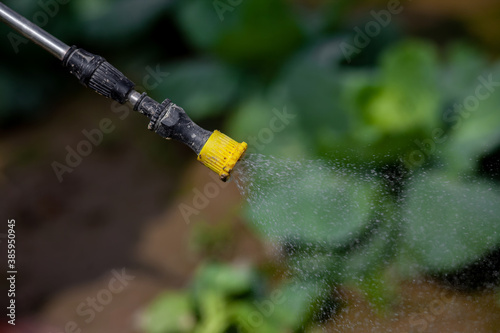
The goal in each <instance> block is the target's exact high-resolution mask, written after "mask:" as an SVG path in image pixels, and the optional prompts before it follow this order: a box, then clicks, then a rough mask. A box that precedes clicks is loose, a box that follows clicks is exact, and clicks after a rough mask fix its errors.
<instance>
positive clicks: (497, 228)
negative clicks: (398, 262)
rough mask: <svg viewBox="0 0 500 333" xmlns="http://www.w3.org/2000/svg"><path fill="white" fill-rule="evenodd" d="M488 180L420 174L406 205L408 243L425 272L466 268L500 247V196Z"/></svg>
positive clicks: (412, 186) (410, 191) (405, 217)
mask: <svg viewBox="0 0 500 333" xmlns="http://www.w3.org/2000/svg"><path fill="white" fill-rule="evenodd" d="M499 191H500V190H499V189H498V188H497V187H496V186H495V185H493V184H491V183H489V182H487V181H484V180H474V181H468V182H465V181H459V180H457V179H453V178H449V177H446V176H443V175H441V174H439V173H437V172H433V173H429V174H422V175H419V176H416V177H415V179H414V180H413V182H412V184H411V185H410V186H409V189H408V194H407V196H408V197H407V202H406V205H405V207H404V212H403V214H404V220H405V221H406V223H407V228H408V230H407V233H406V236H405V240H406V242H405V244H406V245H407V247H408V249H409V250H410V251H411V253H412V254H413V255H414V256H415V257H416V258H417V260H418V261H419V263H420V264H421V265H422V268H423V269H424V270H428V271H432V272H447V271H453V270H456V269H459V268H461V267H464V266H465V265H467V264H470V263H472V262H474V261H475V260H477V259H479V258H481V256H483V255H485V254H486V253H487V252H488V251H490V250H492V249H494V248H496V247H498V246H499V245H500V223H499V219H500V218H499V216H500V193H499Z"/></svg>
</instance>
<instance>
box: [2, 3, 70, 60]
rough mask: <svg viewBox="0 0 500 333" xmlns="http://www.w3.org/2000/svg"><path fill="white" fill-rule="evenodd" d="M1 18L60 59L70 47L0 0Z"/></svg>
mask: <svg viewBox="0 0 500 333" xmlns="http://www.w3.org/2000/svg"><path fill="white" fill-rule="evenodd" d="M0 19H1V20H2V21H4V22H5V23H7V24H8V25H10V26H11V27H12V28H13V29H14V30H16V31H18V32H20V33H21V34H23V35H24V36H25V37H26V38H28V39H29V40H31V41H33V42H34V43H36V44H38V45H40V46H41V47H43V48H44V49H45V50H47V51H48V52H50V53H51V54H53V55H54V56H55V57H56V58H58V59H59V60H63V58H64V56H65V55H66V53H67V52H68V50H69V49H70V47H69V46H68V45H66V44H64V43H63V42H61V41H60V40H59V39H57V38H55V37H54V36H52V35H51V34H49V33H48V32H46V31H45V30H43V29H42V28H40V27H38V26H37V25H35V24H33V23H32V22H30V21H28V20H27V19H26V18H24V17H22V16H21V15H19V14H18V13H16V12H15V11H13V10H12V9H10V8H9V7H7V6H6V5H4V4H3V3H1V2H0Z"/></svg>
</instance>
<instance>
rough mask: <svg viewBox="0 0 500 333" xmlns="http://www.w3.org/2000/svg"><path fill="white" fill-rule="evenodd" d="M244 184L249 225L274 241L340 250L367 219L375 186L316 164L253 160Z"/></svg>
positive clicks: (362, 226) (269, 159) (343, 171)
mask: <svg viewBox="0 0 500 333" xmlns="http://www.w3.org/2000/svg"><path fill="white" fill-rule="evenodd" d="M254 163H255V168H256V170H253V171H254V173H255V178H254V179H253V180H254V182H253V183H252V184H249V187H248V191H249V192H248V195H249V199H248V200H249V202H250V206H249V210H250V211H249V213H250V216H251V219H252V221H253V225H254V226H255V227H256V228H257V229H258V230H259V231H260V232H261V233H263V234H265V235H267V236H268V237H270V238H272V239H276V240H281V241H287V240H297V241H300V242H304V243H307V242H312V243H320V244H323V245H325V246H329V247H332V248H334V247H342V246H344V245H345V244H346V243H348V242H349V241H350V240H352V239H353V238H355V237H357V236H358V235H359V234H360V233H361V232H363V230H364V228H365V226H366V225H367V223H368V221H369V220H370V217H371V214H372V209H373V208H374V206H373V200H374V199H375V198H376V191H377V184H376V183H374V182H368V181H364V180H363V179H359V178H361V177H359V176H358V177H359V178H357V177H356V176H354V175H352V176H351V175H348V174H347V173H346V172H345V170H343V169H342V168H341V167H337V166H334V165H328V164H327V163H325V162H323V161H320V160H304V161H291V160H279V159H275V158H272V157H264V156H261V157H258V160H257V161H254Z"/></svg>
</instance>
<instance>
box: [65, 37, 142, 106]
mask: <svg viewBox="0 0 500 333" xmlns="http://www.w3.org/2000/svg"><path fill="white" fill-rule="evenodd" d="M62 64H63V66H64V67H65V68H67V69H68V70H69V72H70V73H71V74H73V75H75V76H76V77H77V78H78V80H80V82H81V83H82V84H83V85H84V86H85V87H89V88H90V89H92V90H94V91H95V92H97V93H98V94H100V95H103V96H104V97H107V98H111V99H113V100H115V101H117V102H119V103H121V104H124V103H125V102H126V101H127V98H128V94H129V93H130V92H131V91H132V89H133V88H134V86H135V84H134V82H132V81H131V80H129V79H128V78H127V77H126V76H125V75H123V74H122V73H121V72H120V71H119V70H118V69H116V68H115V67H113V65H111V64H110V63H109V62H107V61H106V59H104V58H103V57H101V56H98V55H95V54H92V53H90V52H87V51H85V50H83V49H78V48H77V47H76V46H73V47H71V49H70V50H69V51H68V52H67V53H66V55H65V56H64V59H63V62H62Z"/></svg>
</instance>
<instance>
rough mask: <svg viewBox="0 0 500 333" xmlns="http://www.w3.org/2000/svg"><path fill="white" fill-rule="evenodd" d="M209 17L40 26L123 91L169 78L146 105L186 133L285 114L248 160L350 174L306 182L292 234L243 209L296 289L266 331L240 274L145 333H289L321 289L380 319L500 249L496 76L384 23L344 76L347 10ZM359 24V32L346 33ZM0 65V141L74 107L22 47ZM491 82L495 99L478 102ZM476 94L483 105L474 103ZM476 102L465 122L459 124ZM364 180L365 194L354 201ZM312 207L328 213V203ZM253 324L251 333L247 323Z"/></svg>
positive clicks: (32, 7)
mask: <svg viewBox="0 0 500 333" xmlns="http://www.w3.org/2000/svg"><path fill="white" fill-rule="evenodd" d="M5 3H6V4H7V5H10V6H12V7H13V8H14V9H16V10H18V11H19V12H21V13H23V14H24V15H25V16H26V17H28V18H32V17H33V15H34V14H35V13H40V12H41V11H42V12H44V9H43V8H42V7H41V6H40V5H39V4H38V2H34V1H13V0H12V1H5ZM219 3H222V4H225V5H226V7H224V6H222V7H217V6H216V5H215V2H212V1H206V0H182V1H168V0H147V1H144V0H141V1H139V0H113V1H97V0H92V1H90V0H87V1H78V0H73V1H71V2H69V3H67V4H64V5H59V8H58V12H57V15H54V17H51V16H49V15H48V14H46V16H47V17H48V19H47V24H46V25H45V26H44V28H46V29H47V30H49V31H50V32H51V33H53V34H54V35H56V36H58V37H60V38H61V39H63V40H64V41H66V42H67V43H70V44H78V45H80V44H82V45H81V46H83V47H85V48H87V49H89V51H94V52H96V53H97V52H99V53H101V54H102V55H103V56H105V57H107V58H108V59H109V60H110V61H112V62H115V61H117V62H118V64H123V66H122V67H120V66H118V67H120V68H123V69H124V70H123V71H124V72H126V73H131V76H132V77H133V78H136V79H137V78H140V77H142V76H143V75H145V73H146V71H145V70H144V67H145V66H146V65H147V64H150V65H151V64H154V65H158V66H160V67H161V68H162V69H163V70H168V72H169V73H170V75H169V77H168V78H167V79H166V80H165V81H164V82H163V83H162V84H160V85H159V87H158V88H157V89H153V91H151V92H150V93H151V95H152V96H154V97H156V98H158V99H162V98H165V97H168V98H171V99H172V100H173V101H174V102H176V103H178V104H180V105H182V106H184V107H185V109H186V111H187V112H188V113H189V114H190V115H191V116H192V118H193V119H194V120H196V121H202V122H203V121H209V120H213V119H220V118H221V116H222V115H226V117H225V118H226V119H227V120H226V124H225V125H226V128H227V129H228V132H229V134H230V135H231V136H234V137H237V138H251V137H255V136H256V135H257V134H258V133H259V132H260V131H261V130H262V129H264V128H268V127H269V124H270V120H271V119H272V118H273V117H274V116H275V110H278V112H279V111H281V110H286V111H287V112H289V113H290V114H292V115H294V116H295V118H294V119H292V120H290V123H289V124H287V126H286V128H285V129H284V130H282V131H280V132H279V133H274V137H273V140H271V142H269V143H267V144H260V145H259V146H254V147H251V149H253V151H254V152H259V153H263V154H267V155H276V156H301V157H307V158H309V159H330V160H332V161H343V162H345V163H346V165H348V166H349V168H351V170H354V169H355V170H356V173H355V174H354V173H352V175H350V174H349V173H347V174H345V175H339V176H332V177H329V178H327V180H326V181H325V182H322V183H317V178H315V177H314V175H308V174H304V175H302V176H301V177H303V178H302V179H300V180H299V181H298V185H297V186H298V187H299V189H300V190H301V195H300V196H298V199H297V202H294V205H295V206H296V210H297V211H300V212H301V215H300V217H297V218H294V217H293V216H289V215H286V214H285V213H283V215H279V216H280V218H279V219H277V220H276V222H277V223H276V224H275V225H272V226H270V225H266V224H265V223H258V221H259V220H260V219H265V212H263V211H258V210H255V207H249V209H250V210H252V209H253V210H254V211H253V212H252V214H249V216H250V219H251V220H252V219H253V221H252V224H253V226H254V227H255V229H256V230H258V231H259V232H261V233H262V234H263V235H269V234H270V233H272V232H276V230H278V232H279V234H280V235H281V237H280V238H281V240H283V239H286V241H283V244H282V245H283V247H284V248H285V249H288V251H285V252H287V259H288V263H289V269H290V271H291V272H292V274H294V275H296V276H298V277H299V279H298V280H299V281H296V282H294V283H295V284H296V285H293V284H291V285H288V284H284V285H283V286H282V292H283V295H285V296H284V297H287V299H288V300H289V301H286V302H283V303H282V304H280V305H279V306H278V305H276V306H275V311H273V313H272V314H271V315H269V316H264V315H262V312H259V311H261V310H259V309H257V308H256V305H255V304H261V303H259V302H263V301H264V300H266V299H268V297H270V296H269V295H268V294H266V293H265V292H263V291H262V290H261V289H260V288H259V287H258V285H257V284H256V283H255V276H256V273H255V272H254V271H253V270H252V269H249V268H241V267H239V268H234V267H230V266H224V265H220V264H207V265H206V266H205V267H203V268H200V271H199V273H198V275H197V277H196V278H195V279H194V281H193V283H192V287H191V289H190V290H189V291H186V292H175V293H167V294H166V295H164V296H162V297H160V298H159V299H158V300H157V301H156V302H155V303H153V304H152V305H151V307H150V308H149V310H148V314H147V321H146V327H147V329H148V331H149V332H158V333H159V332H193V331H194V332H223V331H231V330H234V329H236V328H239V329H240V330H241V331H243V332H278V331H287V332H288V331H300V329H301V327H303V326H304V325H307V323H308V321H310V320H312V319H313V318H314V317H313V315H312V313H310V311H313V310H314V311H317V310H318V309H321V304H323V303H325V302H327V300H326V298H328V297H329V293H328V292H325V290H328V289H325V288H331V286H332V285H339V284H344V283H352V284H355V285H357V286H358V287H359V288H361V289H362V290H363V291H365V293H366V295H367V296H368V298H369V299H370V300H371V301H372V304H374V305H375V306H377V307H379V308H383V307H384V306H385V305H387V304H390V302H391V299H390V296H391V295H392V294H393V291H392V289H391V277H390V276H389V275H388V274H387V271H388V269H390V268H391V267H393V266H397V267H399V268H400V269H401V271H405V272H409V273H408V274H421V273H427V274H447V273H448V272H456V271H459V270H460V269H462V268H463V267H466V266H467V265H470V264H471V263H473V262H475V261H477V260H480V259H481V258H482V257H484V256H485V255H487V254H488V253H490V252H491V251H494V250H495V249H498V248H499V245H500V230H499V228H500V224H499V223H498V222H499V216H500V194H499V192H500V187H499V181H500V175H499V173H498V170H499V165H498V163H499V161H500V156H499V153H498V152H499V148H500V130H499V128H500V112H498V111H499V108H500V91H499V89H498V88H499V87H498V84H497V83H496V82H498V81H499V80H500V62H496V63H495V62H493V63H492V62H490V61H488V56H487V53H486V52H485V51H484V50H480V49H478V48H475V47H473V46H471V45H469V44H468V43H465V42H455V41H453V42H452V41H447V42H446V43H441V44H440V45H437V43H435V42H433V41H431V40H428V39H419V40H416V39H414V38H412V37H411V36H405V32H404V31H403V30H402V29H400V28H399V27H398V25H397V23H396V20H394V22H393V23H392V24H391V25H390V26H388V27H387V28H384V29H382V32H381V33H380V35H379V36H377V37H375V38H373V40H372V42H371V43H370V45H369V46H368V47H366V48H365V49H363V50H361V52H360V53H359V54H357V55H356V56H355V58H354V59H352V62H351V63H347V62H346V60H345V56H344V55H343V54H342V52H341V49H340V47H339V45H340V43H341V42H342V41H352V39H353V37H354V34H355V32H354V30H353V29H352V28H351V26H349V23H348V22H345V21H343V20H342V18H344V17H349V13H350V10H351V8H352V7H353V6H354V5H355V4H356V3H357V2H356V1H331V2H330V1H325V2H321V1H320V2H318V5H317V6H316V7H314V6H306V4H302V2H300V1H298V2H292V3H290V2H287V1H284V0H252V1H241V2H238V1H233V2H231V1H229V2H228V1H220V2H219ZM372 19H373V18H372V17H371V16H368V15H367V17H365V18H361V19H359V18H358V21H357V22H358V26H360V27H362V26H363V25H364V24H365V23H366V22H368V21H370V20H372ZM0 29H1V30H0V33H1V34H2V35H3V36H6V35H7V33H8V31H9V30H7V28H5V27H1V28H0ZM117 50H118V52H117ZM0 52H1V53H2V57H3V60H4V61H3V62H2V63H1V64H0V94H1V95H0V121H1V122H2V123H7V122H8V121H9V120H11V119H26V118H30V117H32V116H33V115H38V116H39V117H40V116H41V115H42V114H43V112H42V111H43V110H40V105H46V104H44V103H47V101H48V100H50V99H51V98H52V97H54V96H58V95H64V94H66V93H68V92H69V93H72V92H73V90H72V89H79V87H78V86H77V84H74V85H68V86H67V85H65V84H64V83H63V82H66V80H72V79H71V78H70V77H69V76H67V75H66V76H65V75H64V74H63V73H62V74H61V75H53V73H54V71H60V72H62V71H61V69H60V68H59V67H57V65H53V64H54V60H53V59H51V58H50V57H49V56H46V55H45V54H44V53H43V52H42V51H40V50H38V49H37V48H36V47H34V46H32V45H28V44H20V45H19V52H18V53H17V54H16V53H15V52H14V51H13V47H12V45H11V44H10V43H9V42H8V40H7V38H4V39H3V42H2V43H0ZM108 54H109V56H108ZM135 54H137V58H135ZM34 58H35V59H37V61H34V60H33V59H34ZM132 59H133V60H132ZM12 64H16V66H14V65H12ZM20 64H23V65H20ZM152 68H155V66H153V67H152ZM490 78H491V80H492V81H493V82H494V84H490V85H489V86H485V85H484V82H485V81H488V80H490ZM491 80H490V81H491ZM137 81H138V82H139V83H140V80H137ZM478 87H482V88H480V89H481V92H482V94H483V95H484V94H486V93H487V94H488V96H487V97H486V98H481V99H479V98H478V96H477V89H478ZM474 98H476V99H477V100H478V103H477V105H476V104H474V105H472V107H471V106H470V105H469V109H467V108H464V107H463V105H464V104H465V105H467V103H471V102H474V101H475V100H474ZM457 105H459V106H458V107H457ZM460 105H462V107H461V106H460ZM248 141H250V140H248ZM486 160H488V161H493V162H492V164H491V165H486V164H485V162H484V161H486ZM318 168H319V166H318ZM364 177H369V178H370V179H374V181H373V182H371V183H370V184H369V185H366V184H363V183H361V182H360V181H359V179H360V178H364ZM269 179H270V178H269V177H265V176H262V177H258V178H256V179H255V182H256V184H257V186H260V188H261V191H262V195H261V196H260V197H261V198H265V200H266V202H267V204H269V202H272V200H274V201H275V202H276V205H279V202H280V200H283V198H286V197H287V190H286V189H285V188H283V187H279V186H273V185H276V184H275V183H272V181H270V180H269ZM319 194H321V195H325V194H326V195H328V196H331V197H335V198H337V199H338V201H336V202H332V203H324V202H323V200H322V197H318V195H319ZM318 202H323V204H324V205H325V206H324V207H323V208H322V207H317V208H318V209H320V210H321V209H330V210H331V216H333V217H337V220H336V223H337V224H336V227H335V228H331V226H330V225H329V224H327V222H326V220H322V219H320V218H318V216H317V215H316V214H314V209H311V208H312V207H315V206H317V205H318ZM265 204H266V203H264V202H260V203H259V202H256V203H254V205H255V206H256V207H258V206H262V205H264V206H265ZM371 212H377V213H376V214H372V213H371ZM259 214H260V215H259ZM291 220H292V221H293V223H290V221H291ZM269 228H273V230H269ZM221 237H223V236H221ZM297 285H299V286H300V287H297ZM322 298H324V299H322ZM292 300H293V301H292ZM255 301H257V303H255ZM266 304H267V303H266ZM318 304H320V305H318ZM255 311H257V312H256V313H259V314H261V315H262V316H261V317H262V324H261V325H260V326H259V328H258V329H256V328H255V327H253V326H252V325H250V324H249V322H248V318H249V316H250V317H251V315H252V314H253V313H254V312H255ZM167 314H168V315H167Z"/></svg>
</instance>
